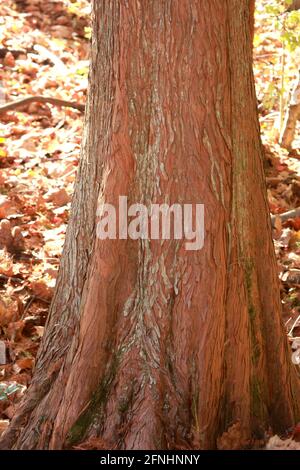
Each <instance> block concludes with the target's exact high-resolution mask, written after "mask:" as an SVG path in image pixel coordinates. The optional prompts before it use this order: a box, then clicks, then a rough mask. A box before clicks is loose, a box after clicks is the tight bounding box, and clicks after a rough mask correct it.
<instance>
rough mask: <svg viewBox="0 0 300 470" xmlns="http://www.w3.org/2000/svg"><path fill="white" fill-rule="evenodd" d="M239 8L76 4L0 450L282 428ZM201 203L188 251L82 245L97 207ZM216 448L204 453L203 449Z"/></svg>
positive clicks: (248, 434)
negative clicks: (68, 192)
mask: <svg viewBox="0 0 300 470" xmlns="http://www.w3.org/2000/svg"><path fill="white" fill-rule="evenodd" d="M250 3H251V2H249V1H248V0H227V1H225V2H221V1H220V0H210V1H206V0H164V1H161V0H147V1H138V0H130V1H126V0H101V1H95V0H94V2H93V40H92V57H91V72H90V87H89V99H88V104H87V112H86V119H85V134H84V140H83V146H82V159H81V166H80V171H79V177H78V180H77V184H76V189H75V195H74V199H73V210H72V219H71V222H70V225H69V228H68V233H67V239H66V244H65V248H64V253H63V257H62V261H61V268H60V274H59V279H58V282H57V287H56V293H55V297H54V300H53V303H52V306H51V312H50V318H49V321H48V324H47V328H46V333H45V337H44V338H43V341H42V345H41V349H40V351H39V355H38V359H37V365H36V369H35V373H34V377H33V382H32V385H31V387H30V388H29V390H28V393H27V395H26V397H25V400H24V402H23V403H22V405H21V407H20V409H19V410H18V412H17V413H16V415H15V417H14V419H13V421H12V423H11V426H10V427H9V429H8V431H7V432H6V434H5V435H4V437H3V439H2V443H1V446H2V448H15V449H61V448H64V447H72V446H76V445H78V444H80V443H82V442H83V441H86V440H87V439H88V438H90V437H94V438H97V439H98V442H99V443H102V445H103V446H104V447H107V448H118V449H162V448H173V449H174V448H215V447H216V445H217V442H218V443H219V445H222V435H223V433H226V432H227V431H228V430H229V434H230V429H235V430H236V429H238V430H239V439H238V441H239V442H238V443H235V444H234V445H235V446H236V447H242V446H245V445H248V444H249V442H251V439H253V438H255V437H258V438H260V437H261V436H262V435H263V432H264V431H265V430H266V429H267V428H269V426H271V427H272V428H273V429H274V431H276V432H280V431H283V430H285V429H286V428H287V427H289V426H290V425H292V424H293V423H294V422H295V419H296V418H297V417H298V406H297V399H298V398H299V383H298V377H297V374H296V370H295V368H293V366H292V365H291V364H290V357H289V355H290V353H289V350H288V345H287V342H286V339H285V335H284V331H283V326H282V322H281V317H280V312H281V306H280V298H279V289H278V280H277V268H276V260H275V257H274V251H273V245H272V240H271V227H270V218H269V212H268V207H267V200H266V191H265V184H264V176H263V169H262V148H261V143H260V137H259V126H258V119H257V112H256V97H255V90H254V81H253V75H252V66H251V57H252V47H251V32H250V28H249V25H250V24H251V18H250V13H249V10H250V8H249V5H250ZM119 195H127V196H128V204H131V203H136V202H141V203H143V204H145V205H147V204H150V203H168V204H172V203H176V202H177V203H193V204H195V203H203V204H204V205H205V243H204V247H203V249H202V250H199V251H186V250H185V242H184V240H163V241H162V240H136V241H134V240H118V239H117V240H99V239H97V238H96V234H95V227H96V222H97V220H96V208H97V201H105V202H108V203H111V204H116V205H117V203H118V197H119ZM220 443H221V444H220Z"/></svg>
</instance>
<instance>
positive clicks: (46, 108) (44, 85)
mask: <svg viewBox="0 0 300 470" xmlns="http://www.w3.org/2000/svg"><path fill="white" fill-rule="evenodd" d="M270 3H271V4H272V2H270V1H268V2H266V0H260V1H258V11H257V28H256V34H255V39H254V44H255V47H254V72H255V79H256V87H257V96H258V101H259V109H260V120H261V128H262V139H263V143H264V146H265V150H266V162H265V169H266V179H267V186H268V199H269V203H270V211H271V213H273V214H280V213H282V212H286V211H288V210H290V209H293V208H296V207H299V206H300V151H299V153H297V147H298V148H300V138H299V135H298V140H297V138H296V140H295V142H294V147H295V151H294V152H293V154H292V155H289V154H288V152H287V151H285V150H283V149H281V148H280V146H279V145H278V136H279V128H280V121H281V120H282V116H283V109H284V104H286V103H287V100H288V96H289V90H290V89H291V87H292V85H293V82H294V80H295V78H296V77H297V70H298V68H299V61H300V53H299V51H297V50H295V49H293V48H292V50H289V49H288V50H287V49H285V46H284V42H283V40H282V35H283V33H284V32H285V31H283V29H282V24H281V23H280V22H279V23H278V17H277V16H276V15H274V14H272V11H271V13H270V11H266V5H267V4H270ZM89 17H90V9H89V2H88V0H73V1H71V0H60V1H56V0H48V1H47V2H45V1H42V0H6V1H5V2H1V3H0V106H1V105H3V104H4V103H7V102H10V101H14V100H17V99H21V98H25V97H28V96H32V95H35V96H36V95H43V96H50V97H55V98H60V99H64V100H68V101H76V102H78V103H81V104H84V103H85V97H86V90H87V73H88V54H89V34H90V28H89ZM283 57H284V60H283ZM297 64H298V65H297ZM284 99H285V103H284ZM82 125H83V115H82V113H80V111H77V110H75V109H71V108H65V107H64V108H60V107H57V106H53V105H51V104H45V103H30V104H26V105H24V106H23V107H21V108H18V109H14V110H12V111H8V112H6V113H2V114H1V112H0V294H1V297H0V434H1V431H2V430H4V429H5V428H6V427H7V425H8V423H9V420H10V419H11V418H12V416H13V414H14V412H15V407H16V404H17V403H18V401H19V400H20V398H21V397H22V395H23V394H24V392H25V391H26V388H27V387H28V385H29V383H30V380H31V375H32V370H33V367H34V360H35V356H36V352H37V349H38V346H39V342H40V339H41V337H42V335H43V330H44V325H45V322H46V319H47V314H48V309H49V305H50V302H51V298H52V295H53V290H54V286H55V281H56V276H57V272H58V266H59V261H60V257H61V252H62V247H63V243H64V237H65V231H66V226H67V223H68V218H69V210H70V200H71V195H72V191H73V184H74V180H75V176H76V169H77V165H78V159H79V152H80V141H81V135H82ZM298 134H299V133H298ZM275 226H276V228H275V229H274V231H273V236H274V243H275V249H276V254H277V258H278V265H279V276H280V279H281V294H282V304H283V320H284V322H285V325H286V328H287V333H288V335H289V338H290V342H291V354H293V360H294V362H297V361H298V359H299V363H300V217H298V218H294V219H289V220H288V221H286V222H285V223H281V221H280V218H277V219H276V222H275ZM297 338H298V339H297ZM278 439H279V438H278ZM278 439H277V441H276V440H275V441H273V443H272V446H273V447H274V448H276V447H282V446H285V447H286V448H292V446H293V444H292V441H285V442H286V443H285V444H282V441H280V439H279V440H278Z"/></svg>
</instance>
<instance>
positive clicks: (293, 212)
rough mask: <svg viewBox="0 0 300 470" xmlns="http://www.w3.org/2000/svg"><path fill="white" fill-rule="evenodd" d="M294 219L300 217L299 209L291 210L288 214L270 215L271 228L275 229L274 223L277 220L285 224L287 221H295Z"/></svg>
mask: <svg viewBox="0 0 300 470" xmlns="http://www.w3.org/2000/svg"><path fill="white" fill-rule="evenodd" d="M295 217H300V207H296V209H292V210H291V211H288V212H283V214H274V215H271V223H272V227H275V222H276V219H278V218H279V219H280V220H281V222H285V221H286V220H288V219H295Z"/></svg>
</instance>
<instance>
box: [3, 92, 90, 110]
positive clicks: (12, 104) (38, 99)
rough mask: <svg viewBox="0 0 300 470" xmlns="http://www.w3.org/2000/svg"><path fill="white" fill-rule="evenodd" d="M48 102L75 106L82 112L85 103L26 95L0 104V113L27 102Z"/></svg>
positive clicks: (70, 106)
mask: <svg viewBox="0 0 300 470" xmlns="http://www.w3.org/2000/svg"><path fill="white" fill-rule="evenodd" d="M34 102H36V103H50V104H53V105H55V106H66V107H68V108H75V109H77V110H78V111H81V112H82V113H83V112H84V109H85V105H84V104H81V103H77V102H76V101H66V100H61V99H59V98H52V97H51V96H28V97H26V98H21V99H20V100H16V101H12V102H10V103H6V104H3V105H2V106H0V114H2V113H6V111H11V110H12V109H16V108H18V107H19V106H24V105H26V104H29V103H34Z"/></svg>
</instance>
